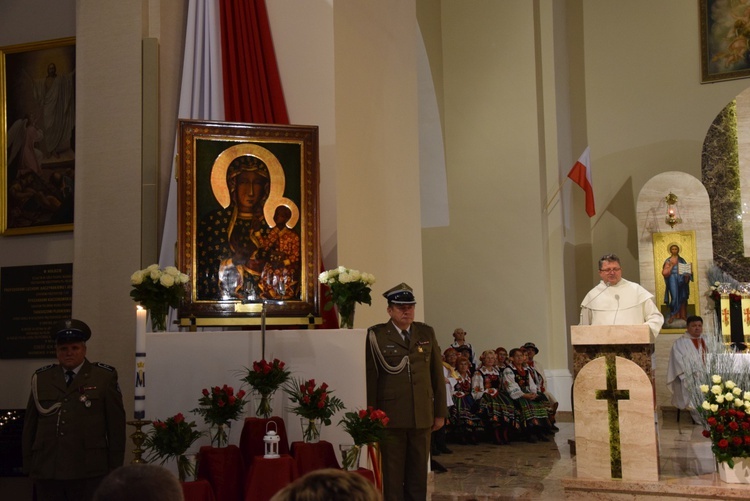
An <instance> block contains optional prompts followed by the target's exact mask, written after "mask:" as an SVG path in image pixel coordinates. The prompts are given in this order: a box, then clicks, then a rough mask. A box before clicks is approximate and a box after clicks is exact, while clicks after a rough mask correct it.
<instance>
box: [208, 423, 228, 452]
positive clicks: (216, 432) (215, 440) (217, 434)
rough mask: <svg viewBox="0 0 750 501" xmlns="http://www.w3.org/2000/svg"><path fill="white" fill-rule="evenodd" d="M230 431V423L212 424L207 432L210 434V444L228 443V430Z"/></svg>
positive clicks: (222, 445) (223, 444) (224, 444)
mask: <svg viewBox="0 0 750 501" xmlns="http://www.w3.org/2000/svg"><path fill="white" fill-rule="evenodd" d="M230 431H232V427H231V424H230V423H228V422H227V423H221V424H216V423H214V424H212V425H211V427H210V428H209V430H208V432H209V434H210V436H211V446H213V447H226V446H227V444H228V443H229V432H230Z"/></svg>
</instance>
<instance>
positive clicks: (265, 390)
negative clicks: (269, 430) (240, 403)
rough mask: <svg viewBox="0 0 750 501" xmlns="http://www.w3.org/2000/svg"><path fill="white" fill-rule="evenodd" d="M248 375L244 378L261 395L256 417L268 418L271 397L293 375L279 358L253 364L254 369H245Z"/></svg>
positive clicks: (270, 410)
mask: <svg viewBox="0 0 750 501" xmlns="http://www.w3.org/2000/svg"><path fill="white" fill-rule="evenodd" d="M245 370H246V371H247V375H246V376H245V377H244V378H242V380H243V381H245V382H246V383H247V384H249V385H250V387H251V388H252V389H253V391H254V392H255V393H257V394H258V395H260V402H259V404H258V408H257V409H255V415H256V416H263V417H264V418H268V417H269V416H270V415H271V412H272V409H271V396H272V395H273V394H274V393H275V392H276V390H278V389H279V387H281V385H283V384H284V383H286V382H287V380H289V377H290V376H291V373H290V372H289V370H288V369H286V367H285V364H284V362H282V361H281V360H279V359H278V358H275V359H273V362H270V363H269V362H266V361H265V360H261V361H259V362H253V367H252V369H247V368H246V369H245Z"/></svg>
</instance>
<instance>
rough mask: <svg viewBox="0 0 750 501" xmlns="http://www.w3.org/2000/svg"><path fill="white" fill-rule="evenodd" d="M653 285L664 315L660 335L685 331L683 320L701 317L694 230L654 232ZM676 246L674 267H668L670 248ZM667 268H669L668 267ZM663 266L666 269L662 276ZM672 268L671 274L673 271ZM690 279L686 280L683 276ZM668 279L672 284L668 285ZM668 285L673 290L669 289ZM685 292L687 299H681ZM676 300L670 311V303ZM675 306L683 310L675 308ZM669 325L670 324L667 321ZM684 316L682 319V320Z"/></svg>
mask: <svg viewBox="0 0 750 501" xmlns="http://www.w3.org/2000/svg"><path fill="white" fill-rule="evenodd" d="M652 239H653V243H654V279H655V281H654V284H655V287H654V289H655V298H654V299H655V301H656V306H657V307H658V308H659V310H660V311H661V312H662V314H663V315H664V325H663V326H662V332H685V328H686V327H687V324H686V323H685V320H686V318H687V317H688V316H690V315H700V295H699V290H698V283H699V276H698V254H697V251H696V246H695V231H692V230H691V231H669V232H664V233H654V234H653V236H652ZM675 245H676V246H677V251H678V252H677V254H676V255H675V259H676V261H677V262H678V264H677V267H674V266H672V265H671V263H670V264H669V265H668V261H669V260H670V259H672V256H673V254H672V252H671V249H672V247H673V246H675ZM667 265H668V266H667ZM665 266H666V267H667V268H668V269H667V270H666V272H669V273H668V276H665V275H664V273H665ZM673 268H674V272H672V269H673ZM688 274H689V276H688V277H687V278H686V276H687V275H688ZM670 280H671V282H670ZM670 283H671V284H673V285H672V289H671V290H670ZM685 292H687V294H688V295H687V299H686V300H682V301H681V300H680V298H681V295H682V294H684V293H685ZM674 298H677V302H676V303H675V308H674V311H675V312H676V314H675V312H673V309H672V305H673V303H672V301H673V299H674ZM677 304H680V305H681V306H682V308H680V309H678V308H677V307H676V305H677ZM671 317H674V318H672V322H670V318H671ZM683 317H684V318H683Z"/></svg>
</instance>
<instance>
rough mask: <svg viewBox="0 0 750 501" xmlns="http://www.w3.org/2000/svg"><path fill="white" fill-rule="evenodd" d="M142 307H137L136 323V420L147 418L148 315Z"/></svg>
mask: <svg viewBox="0 0 750 501" xmlns="http://www.w3.org/2000/svg"><path fill="white" fill-rule="evenodd" d="M147 313H148V312H147V311H146V309H145V308H143V307H142V306H140V305H138V306H136V313H135V314H136V322H135V403H134V410H135V412H134V414H135V419H144V418H145V417H146V315H147Z"/></svg>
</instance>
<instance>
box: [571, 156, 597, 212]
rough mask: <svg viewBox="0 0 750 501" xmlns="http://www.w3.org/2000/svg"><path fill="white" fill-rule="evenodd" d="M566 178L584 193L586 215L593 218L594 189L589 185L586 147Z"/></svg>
mask: <svg viewBox="0 0 750 501" xmlns="http://www.w3.org/2000/svg"><path fill="white" fill-rule="evenodd" d="M568 177H569V178H570V179H572V180H573V182H574V183H576V184H577V185H578V186H580V187H581V188H583V191H584V192H585V193H586V214H588V215H589V217H594V214H596V208H595V207H594V187H593V185H592V184H591V150H590V147H589V146H587V147H586V149H585V150H584V152H583V154H581V156H580V157H579V158H578V161H577V162H576V163H575V165H573V168H572V169H570V172H568Z"/></svg>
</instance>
